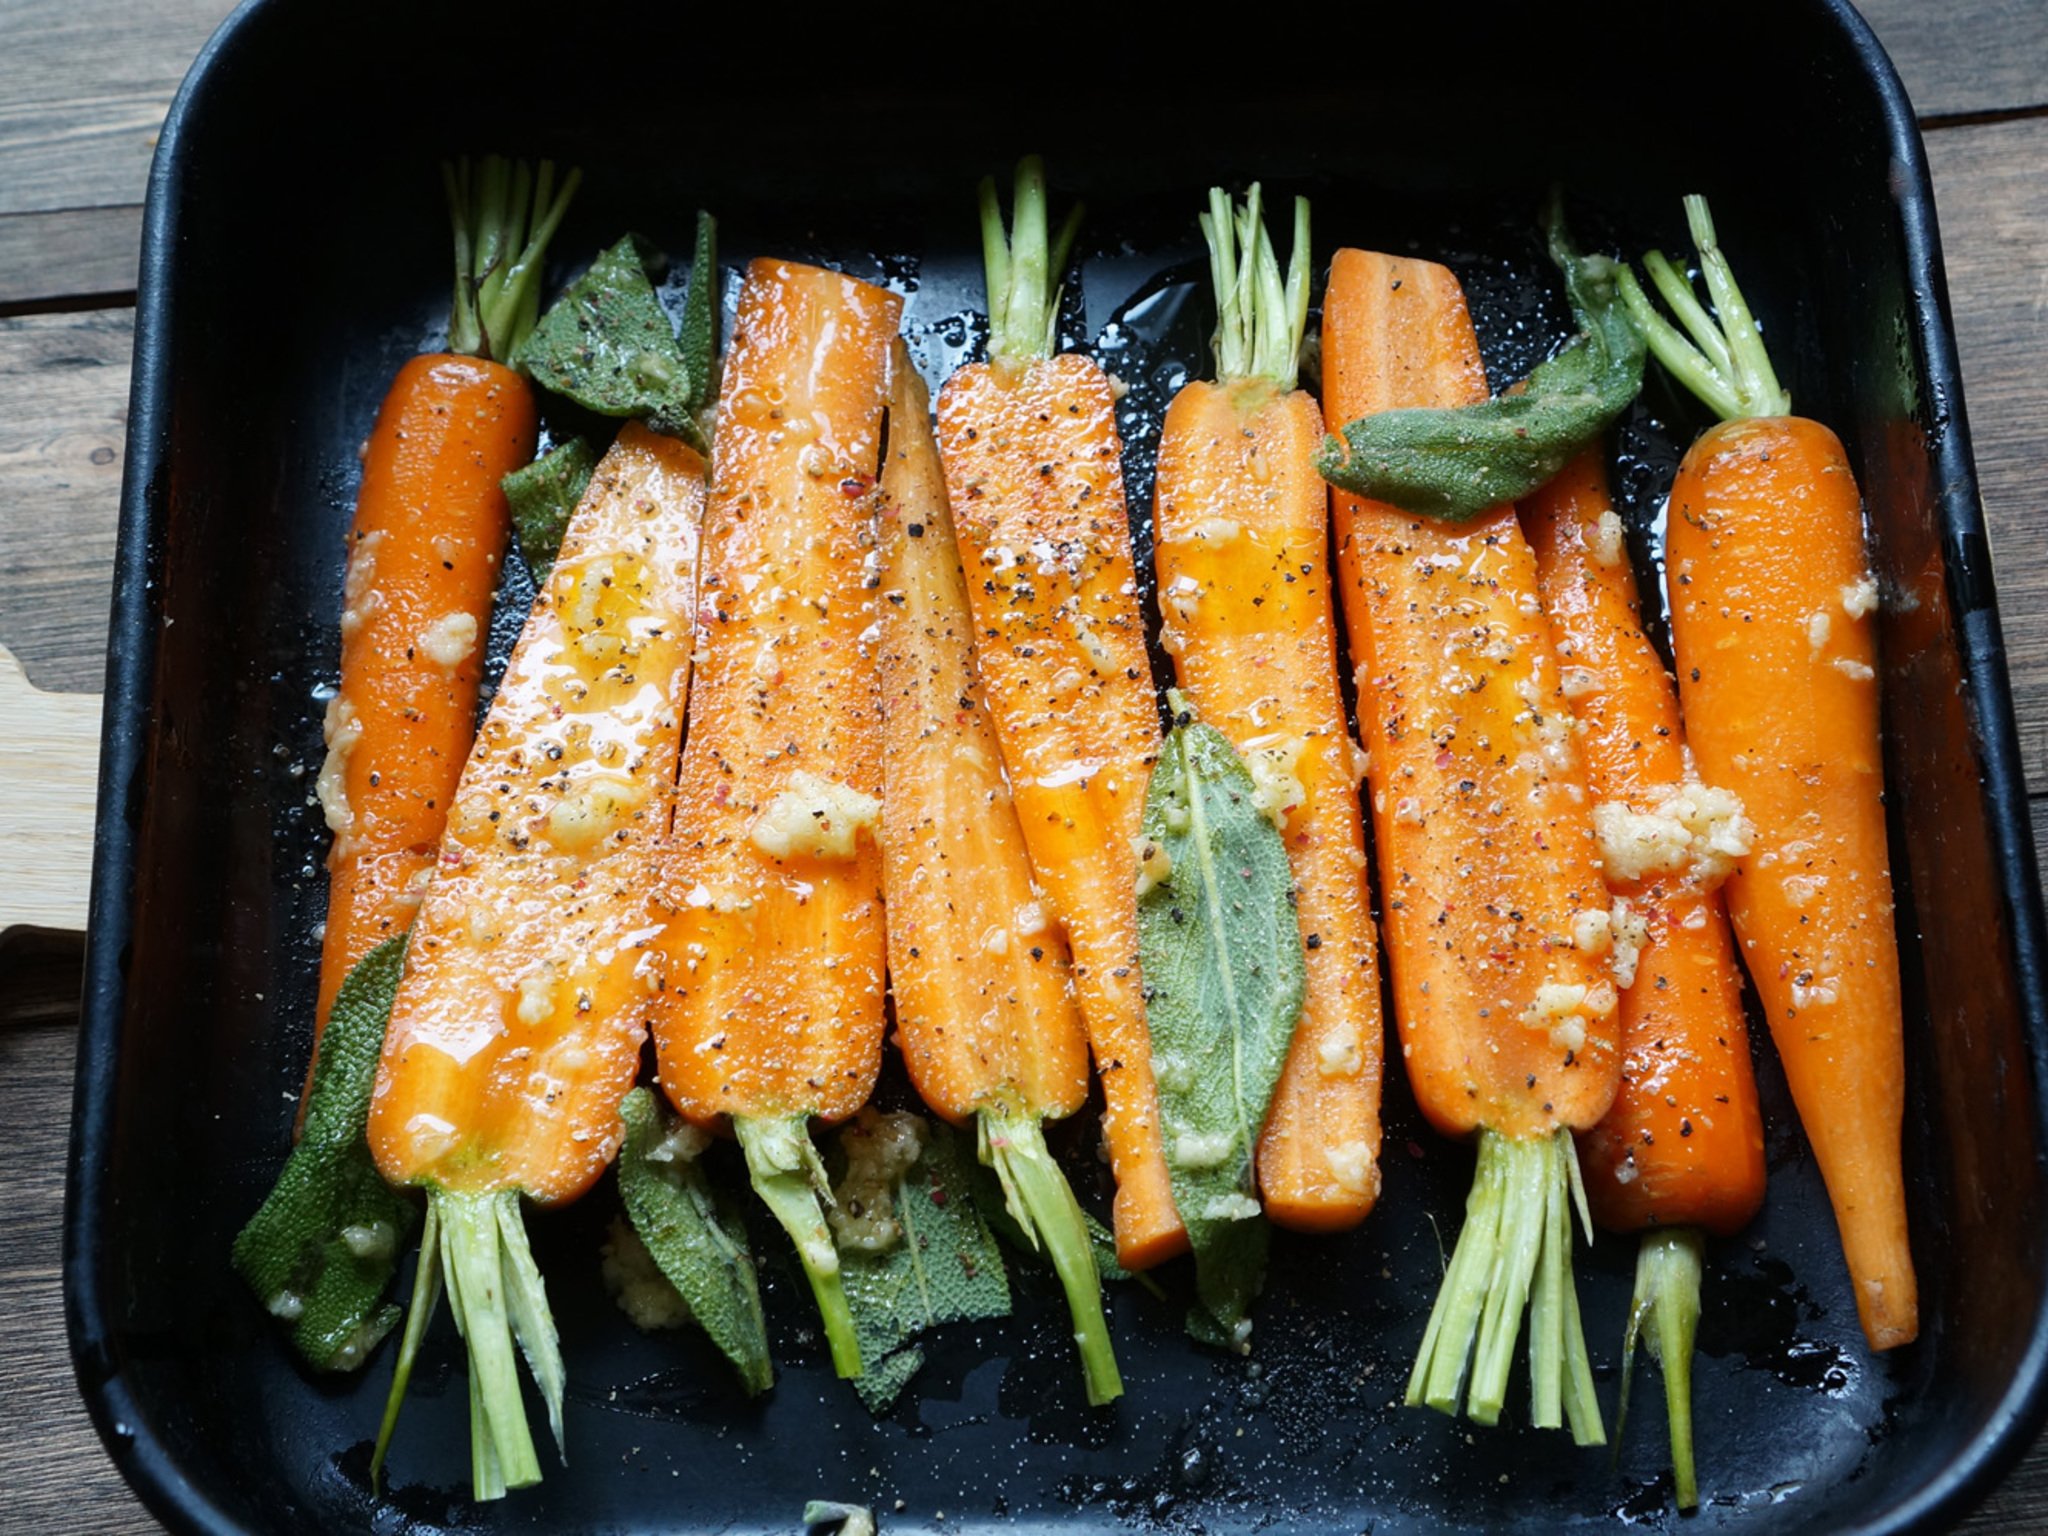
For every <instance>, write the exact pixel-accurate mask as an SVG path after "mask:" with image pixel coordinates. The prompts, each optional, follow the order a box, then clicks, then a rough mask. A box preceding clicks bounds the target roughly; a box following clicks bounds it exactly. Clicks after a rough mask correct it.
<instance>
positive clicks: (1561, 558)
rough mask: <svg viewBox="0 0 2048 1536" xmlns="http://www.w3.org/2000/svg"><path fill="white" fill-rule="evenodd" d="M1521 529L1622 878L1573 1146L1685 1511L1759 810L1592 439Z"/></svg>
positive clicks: (1748, 1078) (1721, 1214)
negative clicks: (1733, 933) (1596, 1047)
mask: <svg viewBox="0 0 2048 1536" xmlns="http://www.w3.org/2000/svg"><path fill="white" fill-rule="evenodd" d="M1522 526H1523V527H1524V528H1525V529H1526V530H1527V532H1528V535H1529V542H1530V543H1531V544H1532V545H1533V546H1534V547H1535V550H1536V564H1537V571H1538V573H1539V575H1540V577H1541V580H1542V586H1543V605H1544V608H1545V610H1546V611H1547V612H1548V614H1549V616H1550V626H1551V631H1552V633H1553V634H1554V635H1555V637H1556V640H1557V651H1558V660H1559V662H1560V665H1561V667H1562V674H1561V675H1562V678H1563V691H1564V694H1565V696H1566V697H1567V698H1568V699H1569V700H1570V701H1571V705H1572V709H1573V712H1574V714H1575V715H1576V717H1577V720H1578V724H1579V726H1580V735H1579V744H1580V749H1581V751H1582V752H1583V754H1584V756H1585V760H1586V771H1587V776H1588V778H1589V779H1590V781H1591V784H1592V789H1593V793H1594V795H1595V796H1596V797H1597V798H1598V802H1599V803H1598V804H1597V805H1596V806H1595V807H1594V813H1593V815H1594V828H1595V831H1596V833H1598V834H1599V836H1600V839H1601V854H1602V859H1603V862H1604V864H1605V867H1606V872H1607V880H1608V885H1609V887H1610V888H1611V889H1612V890H1613V891H1614V892H1615V893H1616V899H1615V902H1614V907H1613V910H1612V911H1611V913H1609V914H1605V915H1603V914H1600V913H1588V914H1585V915H1583V916H1582V917H1581V919H1580V926H1579V929H1578V931H1577V932H1576V933H1575V934H1574V940H1575V942H1576V943H1577V944H1579V945H1580V946H1581V947H1583V948H1587V949H1591V950H1594V951H1596V952H1602V951H1604V952H1607V953H1610V954H1611V955H1612V956H1613V959H1614V967H1615V980H1616V982H1617V983H1618V984H1619V985H1620V987H1621V989H1622V990H1621V1031H1622V1064H1621V1089H1620V1091H1619V1092H1618V1093H1617V1094H1616V1095H1615V1099H1614V1106H1613V1108H1611V1109H1609V1110H1608V1112H1607V1114H1606V1115H1605V1117H1603V1118H1602V1119H1601V1121H1600V1123H1599V1124H1598V1125H1596V1126H1594V1127H1593V1128H1592V1129H1591V1130H1589V1131H1583V1132H1581V1133H1580V1135H1579V1156H1580V1160H1581V1162H1582V1164H1583V1165H1584V1168H1585V1173H1586V1193H1587V1197H1588V1200H1589V1203H1590V1204H1591V1206H1592V1209H1593V1217H1594V1219H1595V1220H1596V1221H1598V1222H1599V1223H1600V1225H1602V1226H1603V1227H1606V1228H1608V1229H1610V1230H1612V1231H1618V1232H1636V1231H1640V1232H1642V1234H1643V1239H1642V1245H1641V1248H1640V1250H1639V1253H1638V1257H1637V1261H1636V1294H1635V1302H1634V1305H1633V1306H1632V1308H1631V1309H1630V1315H1629V1325H1628V1332H1627V1336H1626V1343H1625V1347H1624V1351H1623V1365H1622V1371H1623V1375H1622V1401H1623V1404H1624V1405H1626V1403H1627V1400H1628V1384H1629V1365H1630V1362H1631V1361H1632V1359H1633V1356H1634V1353H1635V1343H1636V1339H1637V1337H1638V1336H1639V1335H1640V1334H1641V1333H1642V1332H1643V1330H1644V1329H1646V1328H1647V1329H1648V1330H1649V1334H1648V1337H1649V1339H1650V1347H1651V1352H1652V1353H1653V1354H1655V1355H1656V1356H1657V1357H1658V1358H1659V1359H1660V1360H1661V1361H1662V1363H1663V1367H1664V1389H1665V1396H1666V1402H1667V1405H1668V1412H1669V1419H1670V1438H1671V1454H1672V1464H1673V1467H1674V1470H1675V1473H1676V1479H1677V1488H1678V1505H1679V1507H1680V1508H1681V1509H1690V1508H1692V1507H1693V1506H1694V1505H1696V1504H1697V1503H1698V1502H1699V1495H1698V1487H1697V1479H1696V1478H1695V1476H1694V1470H1693V1455H1692V1410H1691V1356H1692V1340H1693V1336H1694V1333H1695V1331H1696V1330H1697V1328H1698V1325H1699V1313H1700V1273H1701V1253H1702V1247H1701V1240H1700V1234H1701V1232H1702V1231H1705V1232H1711V1233H1715V1234H1717V1235H1721V1236H1726V1235H1727V1234H1729V1233H1732V1232H1735V1231H1737V1230H1738V1229H1739V1228H1741V1227H1742V1226H1744V1225H1745V1224H1746V1223H1747V1222H1748V1221H1749V1219H1750V1217H1752V1216H1753V1215H1755V1214H1756V1210H1757V1207H1758V1206H1759V1205H1761V1204H1762V1202H1763V1197H1764V1138H1763V1120H1762V1116H1761V1114H1760V1113H1759V1111H1758V1108H1757V1098H1756V1083H1755V1080H1754V1077H1753V1075H1752V1073H1751V1070H1750V1064H1749V1030H1748V1027H1747V1025H1746V1024H1745V1022H1744V1020H1743V1012H1742V975H1741V972H1740V971H1738V970H1737V969H1736V965H1735V952H1734V949H1733V946H1732V945H1731V944H1730V942H1729V936H1728V921H1727V917H1726V914H1725V912H1724V910H1723V908H1722V905H1721V898H1720V896H1719V895H1718V894H1717V888H1718V886H1719V885H1720V882H1721V880H1722V879H1724V878H1725V877H1726V875H1727V872H1728V871H1729V869H1730V868H1732V867H1733V864H1734V860H1735V858H1736V857H1737V856H1738V852H1739V850H1741V849H1742V848H1744V847H1745V846H1746V839H1747V824H1746V823H1745V822H1744V821H1743V820H1742V818H1741V814H1740V808H1739V807H1738V806H1737V805H1735V804H1734V802H1733V797H1732V796H1730V795H1728V794H1727V793H1726V792H1725V791H1718V790H1715V789H1712V788H1710V787H1708V786H1705V785H1702V784H1700V783H1699V782H1698V781H1697V779H1696V778H1694V776H1693V774H1692V769H1691V763H1690V760H1689V758H1688V756H1687V753H1686V746H1685V733H1684V728H1683V726H1682V725H1681V723H1680V720H1679V714H1678V695H1677V691H1676V689H1675V688H1674V687H1673V684H1672V681H1671V676H1670V674H1669V673H1668V672H1666V671H1665V669H1664V662H1663V658H1662V657H1660V656H1659V655H1658V654H1657V650H1656V647H1655V646H1654V645H1652V644H1651V642H1650V639H1649V637H1648V636H1647V635H1646V634H1644V633H1643V628H1642V622H1641V613H1640V604H1639V600H1638V597H1637V593H1636V578H1635V568H1634V566H1633V565H1632V563H1631V562H1630V559H1629V552H1628V544H1627V540H1626V536H1625V534H1624V531H1623V528H1622V524H1621V519H1620V517H1619V516H1618V515H1617V514H1616V513H1615V510H1614V506H1613V503H1612V501H1611V499H1610V498H1609V496H1608V493H1607V476H1606V473H1605V471H1604V469H1603V468H1602V466H1601V461H1600V456H1599V453H1598V451H1597V450H1594V451H1589V452H1587V453H1584V454H1581V455H1580V456H1579V457H1578V458H1577V459H1576V460H1574V461H1573V462H1572V463H1571V464H1569V465H1567V466H1566V468H1565V469H1564V471H1563V472H1562V473H1561V474H1559V475H1558V476H1557V478H1556V479H1554V480H1553V481H1551V483H1550V484H1549V485H1547V486H1545V487H1544V488H1543V489H1542V490H1540V491H1538V492H1537V493H1536V494H1535V495H1533V496H1531V497H1529V498H1527V499H1526V500H1524V501H1523V503H1522ZM1624 1411H1625V1408H1624Z"/></svg>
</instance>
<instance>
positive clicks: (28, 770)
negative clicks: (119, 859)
mask: <svg viewBox="0 0 2048 1536" xmlns="http://www.w3.org/2000/svg"><path fill="white" fill-rule="evenodd" d="M99 746H100V700H99V695H97V694H92V693H44V692H42V691H40V690H39V689H36V688H31V687H30V686H29V681H28V679H27V678H26V677H25V676H23V675H22V670H21V665H20V663H18V662H17V661H15V659H14V657H13V656H12V655H11V654H9V652H8V650H7V648H6V647H5V646H0V784H6V785H9V786H22V787H26V786H28V785H34V786H35V793H34V794H11V795H6V796H0V848H5V849H7V850H8V864H9V870H8V877H7V879H6V880H4V881H0V943H4V942H5V940H6V938H7V936H8V933H9V930H11V929H13V928H16V927H22V928H55V929H59V930H62V931H64V932H69V933H83V932H84V931H85V913H86V893H87V887H88V885H89V884H90V882H91V878H92V828H93V803H94V801H95V799H96V798H97V790H98V786H99V757H100V753H99Z"/></svg>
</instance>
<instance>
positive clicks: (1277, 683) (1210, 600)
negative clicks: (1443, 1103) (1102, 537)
mask: <svg viewBox="0 0 2048 1536" xmlns="http://www.w3.org/2000/svg"><path fill="white" fill-rule="evenodd" d="M1322 432H1323V423H1322V415H1321V413H1320V412H1319V411H1318V410H1317V408H1316V405H1315V402H1314V401H1313V400H1312V399H1310V397H1309V396H1308V395H1306V394H1304V393H1301V392H1300V391H1294V392H1289V393H1282V392H1279V391H1277V390H1276V389H1275V388H1274V387H1273V386H1272V385H1271V384H1269V383H1266V382H1264V381H1261V380H1249V381H1245V382H1242V383H1238V384H1232V385H1224V384H1209V383H1194V384H1189V385H1188V386H1186V387H1185V388H1184V389H1182V390H1181V391H1180V393H1179V394H1178V395H1177V396H1176V397H1175V399H1174V401H1173V404H1172V405H1171V406H1170V407H1169V409H1168V411H1167V414H1166V421H1165V427H1164V431H1163V434H1162V436H1161V438H1160V446H1159V471H1158V488H1157V492H1156V495H1155V499H1154V508H1155V518H1156V526H1157V539H1158V544H1157V562H1158V569H1159V591H1160V594H1161V597H1160V601H1161V604H1162V607H1163V608H1164V611H1165V614H1166V623H1167V629H1166V636H1165V643H1166V649H1167V650H1168V651H1169V652H1170V653H1171V654H1172V656H1173V658H1174V668H1175V672H1176V675H1177V677H1178V680H1179V683H1180V687H1181V690H1182V692H1183V693H1185V694H1186V695H1187V697H1188V699H1189V701H1190V702H1191V703H1192V704H1193V705H1194V706H1195V708H1196V711H1197V712H1198V713H1199V714H1200V715H1201V717H1202V718H1203V719H1204V720H1206V721H1207V722H1208V723H1209V724H1211V725H1213V726H1215V727H1216V728H1217V729H1218V730H1220V731H1222V732H1223V733H1224V735H1226V736H1227V737H1229V738H1230V741H1231V744H1232V745H1233V746H1234V747H1236V748H1237V751H1238V754H1239V755H1240V756H1241V757H1242V758H1244V759H1245V761H1246V763H1247V764H1248V765H1249V766H1250V767H1251V769H1252V772H1253V775H1254V778H1255V779H1256V780H1257V781H1258V782H1259V786H1260V792H1261V795H1262V797H1263V798H1264V799H1265V800H1266V801H1267V802H1268V803H1267V805H1266V807H1265V808H1266V810H1267V814H1268V815H1269V816H1271V817H1272V818H1273V820H1274V821H1275V823H1276V825H1278V826H1279V828H1280V831H1281V835H1282V837H1283V839H1284V841H1285V843H1286V846H1287V852H1288V857H1289V859H1290V861H1291V863H1292V866H1293V870H1294V877H1295V883H1296V888H1297V891H1298V900H1297V912H1298V915H1299V917H1300V922H1301V934H1302V942H1303V943H1304V945H1305V946H1306V953H1307V960H1308V993H1307V1002H1306V1003H1305V1005H1304V1007H1303V1010H1302V1015H1301V1019H1300V1022H1299V1023H1298V1024H1297V1025H1296V1026H1295V1032H1294V1040H1293V1044H1292V1046H1291V1047H1290V1049H1289V1053H1288V1057H1287V1065H1286V1067H1285V1069H1284V1070H1283V1072H1282V1075H1281V1078H1280V1082H1279V1086H1278V1087H1277V1088H1276V1090H1275V1092H1274V1096H1273V1102H1272V1105H1271V1107H1270V1108H1269V1109H1268V1111H1267V1117H1266V1126H1265V1130H1264V1133H1263V1134H1262V1135H1261V1137H1260V1140H1259V1147H1258V1159H1257V1163H1258V1177H1259V1192H1260V1195H1261V1196H1262V1200H1263V1204H1264V1205H1265V1209H1266V1214H1267V1216H1269V1217H1270V1218H1271V1219H1272V1220H1274V1221H1275V1222H1277V1223H1279V1224H1280V1225H1282V1226H1288V1227H1294V1228H1297V1229H1300V1230H1304V1231H1334V1230H1338V1229H1340V1228H1343V1227H1348V1226H1351V1225H1354V1224H1355V1223H1357V1222H1359V1221H1361V1220H1363V1219H1364V1217H1365V1215H1366V1213H1367V1212H1369V1211H1370V1210H1371V1209H1372V1207H1373V1203H1374V1201H1375V1199H1376V1198H1377V1195H1378V1192H1379V1167H1378V1159H1379V1144H1380V1123H1379V1098H1380V1067H1381V1049H1380V1042H1381V1038H1382V1033H1383V1027H1384V1026H1383V1023H1382V1020H1381V1017H1380V977H1379V941H1378V935H1377V934H1376V932H1375V930H1374V925H1373V920H1372V909H1371V899H1370V895H1369V893H1368V890H1367V883H1366V875H1365V863H1366V860H1365V843H1364V837H1365V831H1364V825H1363V820H1362V817H1361V814H1360V811H1359V803H1358V789H1357V786H1358V780H1359V769H1358V766H1357V765H1358V762H1359V760H1360V754H1359V753H1358V752H1357V750H1356V749H1355V748H1354V746H1353V744H1352V741H1351V733H1350V729H1349V727H1348V726H1347V725H1346V724H1345V720H1344V706H1343V700H1342V697H1341V695H1340V693H1339V689H1338V680H1337V634H1336V618H1335V614H1334V612H1333V610H1332V606H1331V600H1330V591H1329V564H1328V554H1329V551H1328V546H1327V536H1326V533H1325V527H1326V507H1327V501H1326V496H1325V487H1324V485H1323V482H1322V480H1321V479H1320V478H1319V477H1318V476H1317V475H1316V473H1315V469H1314V465H1313V462H1312V458H1313V454H1314V452H1315V449H1316V448H1317V446H1318V445H1319V444H1320V443H1321V441H1322Z"/></svg>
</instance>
